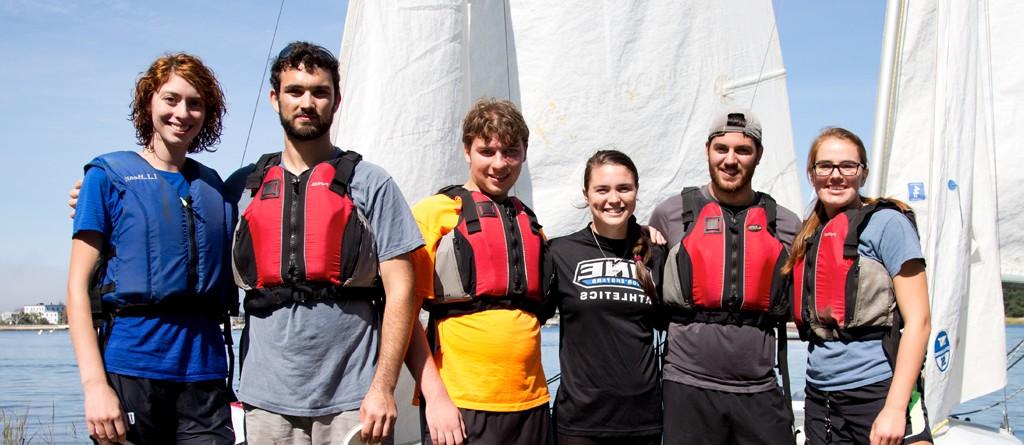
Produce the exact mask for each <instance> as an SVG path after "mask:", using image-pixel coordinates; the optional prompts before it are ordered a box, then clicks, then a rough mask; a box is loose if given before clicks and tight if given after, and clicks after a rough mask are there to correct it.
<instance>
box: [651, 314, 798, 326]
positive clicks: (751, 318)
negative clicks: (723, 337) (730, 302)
mask: <svg viewBox="0 0 1024 445" xmlns="http://www.w3.org/2000/svg"><path fill="white" fill-rule="evenodd" d="M669 317H670V320H671V321H673V322H676V323H683V324H688V323H711V324H726V325H738V326H754V327H759V328H762V329H772V328H774V327H775V326H777V325H778V324H779V322H780V321H781V320H784V318H785V316H784V315H779V314H772V313H768V312H760V311H745V310H741V311H739V312H732V311H712V310H685V311H684V310H675V311H673V312H672V314H670V315H669Z"/></svg>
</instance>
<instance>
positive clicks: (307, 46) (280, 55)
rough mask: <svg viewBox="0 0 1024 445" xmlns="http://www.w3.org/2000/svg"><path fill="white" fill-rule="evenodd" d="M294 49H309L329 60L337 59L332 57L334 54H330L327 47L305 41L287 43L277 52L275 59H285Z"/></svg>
mask: <svg viewBox="0 0 1024 445" xmlns="http://www.w3.org/2000/svg"><path fill="white" fill-rule="evenodd" d="M296 49H307V50H311V51H313V52H315V53H319V54H320V55H322V56H325V57H327V58H328V59H330V60H337V59H335V58H334V54H331V52H330V51H328V50H327V48H324V47H322V46H320V45H314V44H312V43H306V42H292V43H289V44H288V45H287V46H285V47H284V48H282V49H281V52H279V53H277V60H283V59H287V58H288V56H291V55H292V52H294V51H295V50H296Z"/></svg>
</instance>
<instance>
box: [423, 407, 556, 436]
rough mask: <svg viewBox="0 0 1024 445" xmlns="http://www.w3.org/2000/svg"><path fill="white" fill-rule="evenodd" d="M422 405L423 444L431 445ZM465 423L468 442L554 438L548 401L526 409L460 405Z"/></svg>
mask: <svg viewBox="0 0 1024 445" xmlns="http://www.w3.org/2000/svg"><path fill="white" fill-rule="evenodd" d="M423 410H424V405H423V404H422V403H421V404H420V428H421V431H422V436H423V444H424V445H430V444H432V443H433V442H432V441H431V440H430V431H429V430H428V429H427V425H426V420H425V417H424V411H423ZM459 411H460V412H461V413H462V422H463V423H464V424H465V425H466V444H468V445H548V444H550V443H551V441H552V440H553V435H552V433H553V430H552V426H551V413H550V411H549V409H548V404H546V403H545V404H543V405H540V406H538V407H536V408H530V409H528V410H524V411H513V412H493V411H477V410H475V409H465V408H459Z"/></svg>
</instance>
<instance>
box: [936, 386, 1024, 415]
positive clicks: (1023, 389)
mask: <svg viewBox="0 0 1024 445" xmlns="http://www.w3.org/2000/svg"><path fill="white" fill-rule="evenodd" d="M1022 392H1024V387H1021V388H1019V389H1017V390H1016V391H1014V392H1013V394H1010V397H1006V398H1003V400H1000V401H998V402H996V403H993V404H991V405H989V406H986V407H984V408H979V409H976V410H973V411H965V412H962V413H953V414H950V415H951V416H953V417H960V416H967V415H971V414H976V413H980V412H982V411H985V410H989V409H992V408H995V407H997V406H999V405H1002V404H1004V403H1006V402H1009V401H1010V400H1011V399H1013V398H1014V397H1017V395H1019V394H1020V393H1022Z"/></svg>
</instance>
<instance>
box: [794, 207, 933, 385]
mask: <svg viewBox="0 0 1024 445" xmlns="http://www.w3.org/2000/svg"><path fill="white" fill-rule="evenodd" d="M857 253H858V254H860V255H861V256H863V257H867V258H871V259H873V260H876V261H878V262H880V263H882V265H883V266H885V270H886V271H887V272H889V276H890V277H894V276H896V275H897V274H899V273H900V269H902V268H903V265H904V264H906V263H907V262H908V261H911V260H916V259H920V260H923V259H924V254H923V253H922V252H921V240H920V238H918V236H917V231H916V230H915V229H914V226H913V224H911V222H910V220H909V219H907V217H905V216H903V214H902V213H900V212H898V211H896V210H892V209H884V210H879V211H878V213H875V214H874V215H872V216H871V219H870V220H869V221H868V224H867V226H865V227H864V231H863V232H861V233H860V240H859V242H858V244H857ZM889 377H892V368H891V367H890V366H889V360H888V359H886V357H885V351H884V350H883V349H882V340H867V341H851V342H845V341H826V342H810V343H808V344H807V384H808V385H811V386H813V387H815V388H817V389H819V390H822V391H843V390H847V389H853V388H860V387H862V386H865V385H870V384H872V383H878V382H881V381H882V380H885V379H887V378H889Z"/></svg>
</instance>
